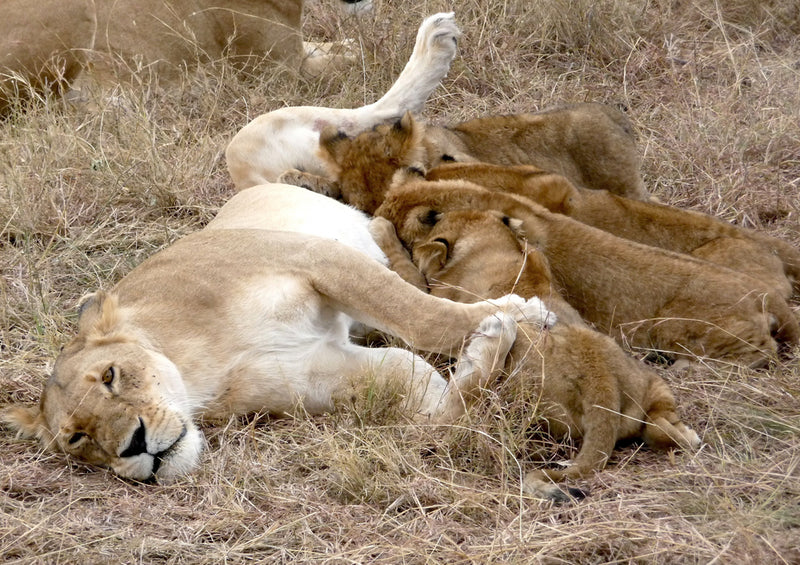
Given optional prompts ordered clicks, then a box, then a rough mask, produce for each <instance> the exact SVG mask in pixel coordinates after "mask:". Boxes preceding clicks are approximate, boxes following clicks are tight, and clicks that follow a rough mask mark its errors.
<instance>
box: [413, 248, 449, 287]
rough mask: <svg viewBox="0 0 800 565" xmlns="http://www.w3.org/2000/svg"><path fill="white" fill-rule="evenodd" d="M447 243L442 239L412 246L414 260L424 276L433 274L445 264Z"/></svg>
mask: <svg viewBox="0 0 800 565" xmlns="http://www.w3.org/2000/svg"><path fill="white" fill-rule="evenodd" d="M447 251H448V250H447V243H446V242H444V241H442V240H438V239H437V240H435V241H430V242H428V243H422V244H420V245H418V246H416V247H415V248H414V252H413V255H414V262H415V263H416V264H417V267H418V268H419V272H420V273H422V274H423V275H424V276H425V278H428V277H431V276H435V275H436V273H438V272H439V271H441V270H442V269H443V268H444V266H445V265H446V264H447Z"/></svg>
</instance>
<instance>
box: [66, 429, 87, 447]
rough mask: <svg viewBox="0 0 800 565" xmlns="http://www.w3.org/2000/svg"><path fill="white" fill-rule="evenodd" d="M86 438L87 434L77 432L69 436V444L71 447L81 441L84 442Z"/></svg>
mask: <svg viewBox="0 0 800 565" xmlns="http://www.w3.org/2000/svg"><path fill="white" fill-rule="evenodd" d="M85 437H86V434H85V433H83V432H75V433H74V434H72V435H71V436H69V439H68V440H67V443H68V444H70V445H75V444H76V443H78V442H79V441H80V440H82V439H83V438H85Z"/></svg>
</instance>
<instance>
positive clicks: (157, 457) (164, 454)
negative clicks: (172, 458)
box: [150, 426, 186, 477]
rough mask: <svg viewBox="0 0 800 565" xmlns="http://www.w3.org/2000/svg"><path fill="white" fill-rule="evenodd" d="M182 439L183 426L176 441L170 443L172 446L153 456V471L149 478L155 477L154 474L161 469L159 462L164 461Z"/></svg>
mask: <svg viewBox="0 0 800 565" xmlns="http://www.w3.org/2000/svg"><path fill="white" fill-rule="evenodd" d="M184 437H186V426H183V428H182V429H181V433H180V435H179V436H178V439H176V440H175V441H174V442H172V445H170V446H169V447H168V448H166V449H163V450H161V451H159V452H158V453H156V454H154V455H153V471H152V474H151V475H150V476H151V477H154V476H155V474H156V473H157V472H158V470H159V469H160V468H161V462H162V461H163V460H164V458H165V457H168V456H169V454H170V453H172V452H173V451H175V448H176V447H177V445H178V444H179V443H180V442H181V440H182V439H183V438H184Z"/></svg>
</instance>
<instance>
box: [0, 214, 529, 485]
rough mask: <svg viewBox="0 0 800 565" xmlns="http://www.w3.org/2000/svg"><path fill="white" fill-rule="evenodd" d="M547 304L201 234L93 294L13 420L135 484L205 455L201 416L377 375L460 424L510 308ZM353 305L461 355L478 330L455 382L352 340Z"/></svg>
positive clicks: (334, 391)
mask: <svg viewBox="0 0 800 565" xmlns="http://www.w3.org/2000/svg"><path fill="white" fill-rule="evenodd" d="M530 306H533V308H530ZM539 306H540V304H537V303H535V302H532V301H528V302H524V301H522V299H520V298H519V297H506V298H504V299H502V300H499V301H495V302H482V303H478V304H474V305H462V304H456V303H453V302H450V301H447V300H442V299H437V298H435V297H431V296H428V295H426V294H424V293H422V292H420V291H418V290H417V289H415V288H414V287H413V286H411V285H409V284H407V283H405V282H404V281H402V279H400V278H399V277H398V276H397V275H396V274H394V273H392V272H391V271H389V270H388V269H386V268H385V267H383V266H382V265H380V264H378V263H377V262H376V261H374V260H372V259H370V258H368V257H367V256H365V255H364V254H363V253H361V252H360V251H357V250H354V249H352V248H350V247H348V246H346V245H343V244H341V243H338V242H335V241H331V240H329V239H324V238H316V237H312V236H308V235H305V234H298V233H289V232H278V231H270V230H236V229H211V230H203V231H201V232H198V233H195V234H192V235H189V236H186V237H184V238H182V239H180V240H179V241H178V242H176V243H174V244H173V245H171V246H169V247H167V248H166V249H164V250H162V251H160V252H158V253H156V254H155V255H154V256H152V257H150V258H149V259H147V260H146V261H144V262H143V263H142V264H140V265H139V266H138V267H137V268H135V269H134V270H133V271H132V272H131V273H130V274H128V275H127V276H126V277H124V278H123V279H122V280H121V281H120V282H119V283H118V284H117V285H116V286H115V287H114V288H113V289H111V290H110V291H108V292H99V293H97V294H95V295H94V296H93V297H92V298H90V299H89V301H88V303H86V304H85V305H84V307H83V310H82V314H81V316H80V321H79V326H78V333H77V336H76V337H75V338H74V339H73V340H72V341H71V342H69V343H68V344H67V345H66V346H65V347H64V348H63V350H62V352H61V353H60V354H59V356H58V358H57V359H56V362H55V365H54V368H53V373H52V375H51V377H50V379H49V380H48V381H47V383H46V384H45V388H44V391H43V393H42V398H41V402H40V404H39V406H37V407H17V408H13V409H11V410H10V411H8V412H7V413H6V414H4V419H5V420H6V421H7V422H9V423H10V424H11V425H12V426H13V427H15V428H16V429H17V430H19V432H21V433H22V434H23V435H25V436H29V437H36V438H38V439H39V440H40V441H41V443H42V444H43V445H44V446H45V447H47V448H50V449H57V450H61V451H63V452H65V453H67V454H69V455H72V456H75V457H78V458H80V459H82V460H84V461H87V462H89V463H92V464H96V465H102V466H108V467H111V468H112V469H113V470H114V471H115V472H116V473H118V474H120V475H121V476H123V477H127V478H131V479H137V480H146V479H151V478H155V479H171V478H175V477H177V476H179V475H181V474H184V473H187V472H189V471H191V470H192V469H193V468H194V467H195V466H196V464H197V461H198V457H199V454H200V450H201V447H202V444H203V439H202V434H201V432H200V431H199V430H198V428H197V426H196V425H195V423H194V419H195V418H196V417H198V416H201V415H202V416H207V417H211V418H218V417H223V418H224V417H227V416H229V415H231V414H243V413H248V412H254V411H267V412H271V413H275V414H286V413H294V412H299V413H308V414H318V413H320V412H324V411H328V410H331V409H333V408H334V407H335V406H336V404H337V401H339V400H344V399H348V398H349V397H350V396H351V395H353V394H354V393H355V392H356V391H358V390H359V388H360V387H361V386H364V383H365V380H367V379H369V375H372V376H373V377H374V379H375V380H376V381H378V382H382V381H391V380H393V381H396V382H399V383H403V384H404V385H405V389H406V391H407V392H406V394H407V397H406V400H405V406H406V407H407V409H408V410H409V413H410V414H413V415H415V416H416V417H418V418H422V419H424V420H431V421H448V420H450V419H452V418H453V417H456V416H458V415H459V414H460V413H462V412H463V410H464V408H465V404H464V400H462V397H461V394H460V391H462V390H463V391H464V393H465V395H466V397H465V399H466V400H468V399H469V395H470V394H471V393H472V391H473V389H475V388H476V387H480V386H481V385H482V384H483V383H484V382H486V381H488V380H489V379H490V378H491V377H492V373H493V372H494V371H495V368H496V365H497V366H499V365H502V363H503V362H504V359H505V355H506V352H507V350H508V348H509V347H510V345H511V342H512V341H513V339H514V335H515V329H516V323H515V321H514V318H513V317H512V316H511V315H509V314H505V313H503V312H500V311H498V310H499V309H500V308H516V307H519V308H521V309H522V313H521V314H519V315H522V316H525V315H529V316H531V320H532V321H533V320H535V319H536V318H534V316H538V315H539V314H540V313H541V309H540V307H539ZM344 314H346V315H347V316H350V317H352V318H353V319H355V320H357V321H359V322H362V323H365V324H368V325H370V326H373V327H376V328H379V329H381V330H383V331H385V332H387V333H389V334H391V335H396V336H398V337H400V338H401V339H403V340H404V341H406V342H407V343H409V344H410V345H412V346H413V347H416V348H419V349H422V350H430V351H438V352H443V353H447V354H453V353H454V352H455V351H457V350H459V349H460V348H461V346H462V344H463V343H464V340H465V338H466V337H467V336H469V335H470V334H471V332H475V333H474V334H473V337H472V338H471V339H469V341H468V343H467V345H466V348H465V349H464V352H463V353H462V354H461V356H460V362H459V363H458V365H457V367H456V369H455V374H454V376H453V377H452V379H451V381H450V384H447V382H446V381H445V379H444V378H442V376H441V375H440V374H439V373H437V372H436V370H435V369H434V368H433V367H431V366H430V365H429V364H427V363H426V362H425V361H424V360H423V359H422V358H420V357H418V356H416V355H415V354H413V353H411V352H410V351H407V350H405V349H399V348H386V349H370V348H365V347H360V346H357V345H355V344H353V343H351V342H350V341H349V340H348V323H347V317H346V316H344ZM515 315H517V314H515Z"/></svg>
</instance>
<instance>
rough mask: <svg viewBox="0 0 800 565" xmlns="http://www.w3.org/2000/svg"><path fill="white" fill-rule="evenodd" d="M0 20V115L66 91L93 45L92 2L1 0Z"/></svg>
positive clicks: (94, 25) (93, 20) (94, 28)
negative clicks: (46, 96)
mask: <svg viewBox="0 0 800 565" xmlns="http://www.w3.org/2000/svg"><path fill="white" fill-rule="evenodd" d="M2 9H3V18H2V20H0V115H3V114H4V113H5V112H7V111H8V110H9V109H10V108H11V107H12V106H14V105H15V104H17V103H19V102H20V101H24V100H28V99H30V98H32V97H36V96H42V95H45V94H49V93H53V94H56V95H60V94H63V93H65V92H66V91H67V90H68V88H69V85H70V84H71V83H72V81H73V80H74V79H75V77H77V76H78V75H79V73H80V72H81V70H82V69H83V66H84V64H85V62H86V53H87V51H88V50H90V49H91V48H92V46H93V44H94V36H95V32H96V28H97V19H96V16H95V13H94V9H93V6H92V2H91V1H90V0H37V1H36V2H29V1H28V0H4V2H3V4H2Z"/></svg>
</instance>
